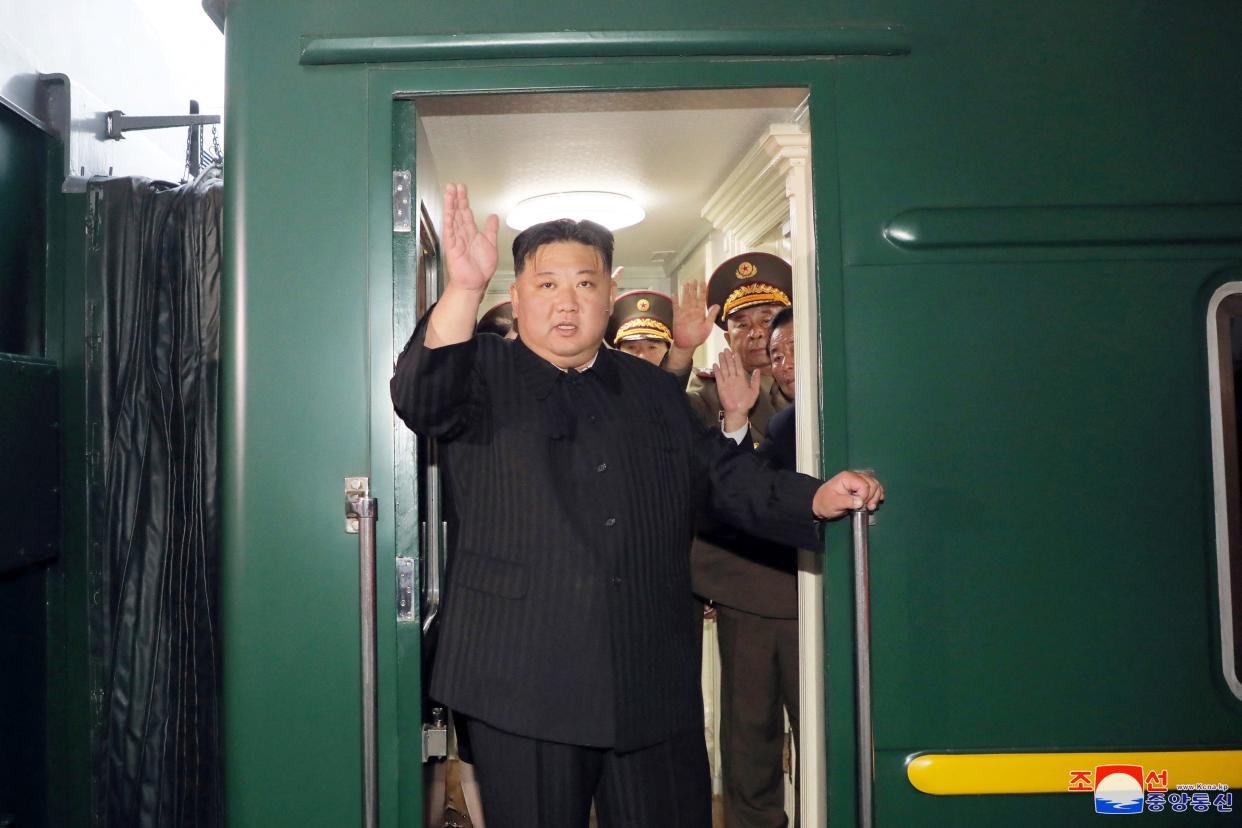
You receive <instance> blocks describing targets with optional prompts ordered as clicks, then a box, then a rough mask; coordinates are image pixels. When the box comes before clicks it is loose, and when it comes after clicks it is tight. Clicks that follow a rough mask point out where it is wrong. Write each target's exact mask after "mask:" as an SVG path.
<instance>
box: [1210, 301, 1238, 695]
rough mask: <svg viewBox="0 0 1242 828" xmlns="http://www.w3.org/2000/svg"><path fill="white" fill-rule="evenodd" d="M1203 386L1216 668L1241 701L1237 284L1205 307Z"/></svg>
mask: <svg viewBox="0 0 1242 828" xmlns="http://www.w3.org/2000/svg"><path fill="white" fill-rule="evenodd" d="M1207 327H1208V342H1207V345H1208V360H1209V365H1208V383H1209V388H1210V392H1211V405H1212V458H1213V462H1212V466H1213V469H1212V475H1213V485H1214V489H1215V497H1216V560H1217V576H1218V581H1217V582H1218V588H1219V595H1220V601H1219V603H1220V613H1221V616H1220V636H1221V664H1222V667H1223V669H1224V673H1225V681H1226V682H1227V683H1228V684H1229V687H1230V689H1232V690H1233V692H1234V694H1235V695H1236V696H1238V697H1239V698H1242V674H1240V673H1239V665H1242V494H1240V491H1239V487H1240V479H1242V456H1240V454H1239V452H1240V451H1242V404H1239V400H1238V396H1237V391H1238V389H1240V388H1242V282H1229V283H1228V284H1225V285H1223V286H1221V287H1220V288H1219V289H1218V290H1217V291H1216V293H1215V294H1214V295H1213V296H1212V300H1211V302H1210V303H1209V304H1208V318H1207Z"/></svg>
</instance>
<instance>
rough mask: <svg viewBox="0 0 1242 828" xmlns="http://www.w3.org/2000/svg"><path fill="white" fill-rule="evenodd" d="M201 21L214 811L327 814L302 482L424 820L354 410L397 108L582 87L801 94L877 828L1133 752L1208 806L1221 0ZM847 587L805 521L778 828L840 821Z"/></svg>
mask: <svg viewBox="0 0 1242 828" xmlns="http://www.w3.org/2000/svg"><path fill="white" fill-rule="evenodd" d="M225 26H226V34H227V41H228V46H227V48H228V73H229V75H228V77H229V95H230V98H229V110H228V124H229V139H230V153H231V157H230V165H229V170H228V184H229V188H228V200H227V208H226V212H227V215H228V232H229V247H230V252H229V256H228V268H227V270H228V272H229V274H230V277H229V279H228V284H227V287H226V302H225V309H226V310H225V313H226V316H225V319H226V326H227V331H228V333H227V338H226V351H227V370H226V377H228V379H227V380H226V386H227V392H226V397H227V399H226V403H225V409H224V410H225V429H226V438H225V445H224V475H225V489H226V493H227V494H226V508H225V516H224V517H225V533H224V538H225V545H224V554H225V567H226V570H225V606H224V627H225V630H226V636H227V638H226V648H225V651H224V659H225V681H226V687H225V700H226V717H227V718H226V725H227V728H226V737H227V741H226V753H227V756H228V765H227V784H226V790H227V796H228V813H229V819H230V822H231V823H232V824H235V825H276V824H298V823H316V824H334V825H344V824H354V823H355V822H356V820H357V819H358V815H359V814H360V813H361V812H362V809H363V786H362V778H363V777H362V764H361V759H360V756H359V749H358V748H359V738H360V736H359V731H360V718H359V717H360V713H359V710H360V709H361V703H360V699H359V689H358V688H359V685H358V659H359V650H358V643H357V637H358V621H357V617H358V605H357V596H356V594H355V590H354V589H353V588H352V587H351V584H354V583H355V580H356V578H357V575H356V573H355V569H356V566H357V564H356V560H355V558H354V556H353V555H352V554H351V553H352V551H353V549H354V547H353V546H352V543H353V540H352V539H351V538H349V537H348V536H346V535H344V534H342V533H341V528H340V523H341V514H340V512H341V509H340V505H339V504H340V500H341V492H340V490H339V488H340V487H339V484H338V481H339V479H340V478H341V477H343V476H344V475H347V474H362V473H363V472H365V474H366V475H367V476H368V477H369V480H370V487H371V491H372V492H373V493H374V494H375V496H376V497H377V498H378V499H379V502H380V520H379V523H378V527H379V528H378V558H379V561H380V567H379V574H378V584H379V591H378V596H379V626H378V642H379V643H378V663H379V668H378V691H377V693H378V710H379V734H380V735H379V745H378V757H379V758H378V767H379V786H378V801H379V814H380V822H381V824H389V825H417V824H419V821H420V820H421V818H422V817H421V801H420V800H421V797H420V787H419V784H420V783H419V780H420V778H421V776H420V771H421V749H422V731H421V729H422V725H423V719H422V714H423V709H424V708H423V704H422V702H421V701H420V688H421V683H420V672H419V668H418V646H419V635H418V633H419V626H418V624H416V623H403V622H399V621H397V620H396V615H397V608H396V607H395V606H394V601H395V598H394V596H395V595H396V573H395V569H394V566H393V560H394V558H398V557H405V556H410V557H416V556H417V555H418V554H419V549H420V546H419V544H418V541H417V538H416V537H415V535H416V534H417V532H416V527H417V526H418V524H419V520H420V518H419V515H417V513H416V512H417V503H418V500H417V497H416V494H417V493H416V492H414V491H413V489H414V485H413V483H412V482H411V481H412V479H413V478H412V477H411V475H410V473H409V471H408V469H407V468H406V466H407V465H408V464H407V463H406V461H405V459H404V457H403V456H402V449H403V443H402V442H401V441H402V440H403V439H404V438H403V437H402V436H401V430H400V428H399V427H398V425H399V424H397V425H394V419H393V415H392V411H391V406H390V403H389V401H388V397H387V386H386V381H387V378H388V376H389V374H390V371H391V366H392V363H393V359H394V355H395V350H396V349H399V348H400V347H401V346H402V344H403V342H404V339H405V337H406V336H407V334H408V332H409V331H410V329H411V322H412V318H413V313H414V311H415V310H416V309H415V308H413V307H411V303H412V301H413V297H414V296H415V293H416V290H417V284H416V283H417V281H418V276H419V273H420V271H419V264H418V261H419V260H418V256H419V255H420V252H421V251H423V250H426V249H427V248H426V245H420V244H419V243H418V241H417V238H416V237H417V232H416V231H415V232H414V233H412V234H411V233H404V232H400V231H398V232H394V230H393V202H392V194H393V193H392V187H391V186H390V185H391V182H392V176H393V172H394V170H397V171H400V170H407V171H409V172H410V173H411V175H412V176H413V184H412V185H411V186H412V188H413V190H414V193H415V200H416V201H415V203H418V201H422V202H423V203H425V204H426V205H427V209H428V210H429V212H430V213H431V218H432V222H431V223H432V225H433V226H434V210H435V205H436V203H437V199H436V197H435V195H434V192H435V191H434V190H431V192H430V194H428V192H427V190H428V188H427V186H426V184H425V182H424V177H425V176H420V170H419V164H420V158H419V150H418V146H417V140H416V135H414V134H412V133H413V132H415V131H416V127H417V119H418V118H419V116H420V107H421V108H423V109H426V108H428V107H432V108H434V106H435V104H436V103H437V102H441V101H443V100H444V96H455V95H469V96H480V95H501V94H503V95H515V94H517V93H524V92H532V93H533V92H538V93H543V94H547V93H554V92H566V93H568V92H573V93H590V94H593V95H596V96H598V105H597V107H596V108H597V109H598V110H601V111H607V110H608V107H609V104H608V97H607V96H608V95H609V94H611V93H620V92H636V91H652V90H705V89H711V90H739V89H756V88H761V89H790V88H793V89H799V90H805V91H806V93H807V95H808V100H809V132H810V135H811V144H812V147H811V153H810V158H811V161H810V165H811V167H810V180H811V182H812V183H811V186H812V187H813V204H814V212H813V216H814V219H813V221H814V225H813V236H814V257H813V262H812V263H811V264H810V272H811V273H812V274H813V279H812V280H811V281H810V282H809V283H808V284H810V285H811V290H812V291H813V295H814V304H813V306H810V307H813V311H809V312H808V313H807V315H806V317H805V318H806V319H807V320H808V321H811V322H814V323H816V324H815V327H816V328H817V335H816V336H815V337H813V338H808V337H806V336H805V335H802V334H800V337H801V338H800V342H801V344H800V348H802V349H804V350H800V353H815V354H817V357H818V359H817V360H814V361H806V360H804V362H810V364H811V365H817V366H818V369H817V374H818V380H819V383H818V394H819V395H820V402H821V406H820V419H819V423H818V429H819V435H818V436H820V437H822V446H823V448H822V452H821V457H820V465H821V468H822V470H825V471H827V470H830V469H835V468H842V467H866V468H872V469H876V470H877V471H878V473H879V474H880V476H881V477H882V478H883V480H884V482H885V484H886V487H887V489H888V491H889V502H888V503H887V505H885V506H884V508H883V509H882V510H881V513H880V516H879V522H878V524H877V525H876V526H875V527H874V528H873V529H872V530H871V535H870V567H871V568H870V581H869V588H870V593H869V600H870V623H871V642H870V643H871V650H870V652H871V679H872V683H871V688H870V699H871V706H872V733H873V757H874V759H873V771H871V772H870V773H873V778H874V784H873V789H872V793H871V799H872V806H871V807H873V809H874V812H873V815H872V818H873V820H874V823H875V824H877V825H886V826H914V825H929V826H930V825H1032V826H1046V825H1089V824H1094V823H1095V822H1096V821H1098V820H1100V819H1102V818H1103V817H1100V816H1097V815H1096V814H1095V812H1094V808H1093V804H1092V795H1091V794H1090V793H1089V792H1085V793H1084V792H1082V791H1081V789H1082V788H1083V787H1084V785H1083V782H1082V777H1081V776H1079V777H1075V776H1074V774H1073V772H1074V771H1080V770H1086V771H1092V772H1093V771H1094V769H1095V766H1096V765H1107V764H1110V763H1122V762H1126V761H1131V760H1132V762H1133V763H1134V764H1138V765H1141V766H1143V767H1144V768H1145V769H1147V770H1148V771H1151V770H1166V767H1165V766H1166V765H1167V766H1168V767H1167V770H1168V771H1169V773H1170V774H1171V776H1172V777H1175V778H1176V779H1175V780H1174V779H1173V778H1170V779H1169V780H1168V782H1169V783H1170V784H1171V785H1173V786H1174V787H1173V788H1171V790H1174V791H1175V785H1176V784H1179V783H1180V784H1194V783H1204V784H1215V783H1227V784H1229V785H1232V786H1238V785H1242V759H1240V758H1239V757H1242V753H1239V752H1238V751H1239V750H1240V749H1242V699H1240V698H1239V693H1240V692H1242V685H1240V683H1239V674H1238V666H1237V665H1238V659H1237V650H1236V647H1237V641H1238V636H1237V635H1236V633H1237V624H1238V617H1239V616H1238V612H1239V610H1238V608H1237V607H1238V600H1239V598H1238V592H1237V590H1238V588H1239V581H1238V578H1239V575H1238V571H1239V563H1238V562H1239V560H1240V559H1239V558H1238V555H1239V554H1240V553H1239V551H1238V545H1237V543H1238V542H1237V541H1236V540H1231V538H1236V537H1237V536H1236V534H1234V533H1236V531H1237V530H1236V529H1235V528H1234V527H1235V524H1236V521H1237V514H1236V512H1235V509H1236V505H1234V504H1235V503H1236V500H1235V498H1236V495H1235V494H1233V492H1234V488H1233V487H1234V485H1235V484H1234V483H1233V482H1231V481H1233V480H1234V479H1235V477H1236V472H1235V471H1233V469H1234V464H1236V462H1237V461H1236V451H1235V448H1232V447H1236V436H1231V435H1234V431H1233V429H1234V425H1235V419H1234V416H1233V414H1232V411H1233V410H1234V408H1233V405H1232V402H1230V401H1228V400H1226V401H1225V404H1224V406H1225V407H1224V409H1223V411H1224V414H1223V415H1221V414H1220V413H1219V412H1220V411H1221V410H1222V409H1220V408H1219V406H1220V405H1221V402H1220V399H1219V397H1218V396H1217V392H1218V389H1219V388H1220V387H1221V386H1222V384H1223V386H1229V387H1231V385H1232V366H1231V365H1230V364H1229V363H1228V362H1225V363H1223V364H1219V361H1220V359H1222V358H1223V357H1222V354H1223V353H1224V350H1223V349H1224V347H1225V345H1227V344H1228V343H1230V342H1231V341H1235V342H1236V341H1237V340H1236V337H1235V338H1234V339H1232V340H1231V339H1230V335H1227V334H1226V333H1225V332H1224V331H1225V327H1227V326H1228V325H1229V324H1231V323H1229V321H1228V320H1229V319H1231V318H1232V317H1231V316H1229V313H1228V312H1227V311H1224V310H1222V308H1226V307H1227V305H1228V303H1229V301H1230V300H1228V299H1225V300H1224V302H1223V303H1222V301H1221V297H1222V296H1225V295H1227V294H1230V292H1231V291H1233V290H1236V289H1239V288H1240V287H1242V285H1239V284H1238V282H1239V280H1242V270H1239V269H1238V256H1239V244H1240V243H1242V207H1240V206H1239V205H1242V138H1240V137H1239V136H1240V135H1242V104H1240V103H1239V101H1240V100H1242V99H1240V98H1239V96H1238V95H1237V94H1236V92H1235V90H1234V86H1235V85H1236V80H1237V78H1239V77H1242V57H1240V56H1239V52H1238V50H1237V48H1236V43H1237V42H1238V38H1239V35H1242V14H1239V9H1238V7H1237V6H1236V5H1234V4H1230V3H1224V2H1215V3H1214V2H1196V3H1183V4H1177V5H1176V6H1173V5H1169V4H1153V3H1130V4H1117V3H1101V2H1073V3H1060V2H1057V3H1040V4H1027V5H1018V4H1009V5H1000V6H998V5H997V4H985V3H970V2H948V3H935V4H929V3H915V2H900V0H892V1H891V2H882V1H877V0H871V1H870V2H834V3H807V2H778V3H775V4H763V5H750V6H748V5H739V4H720V3H710V2H690V3H682V4H674V5H667V4H657V3H627V4H620V5H618V4H606V3H545V4H538V5H534V4H503V3H495V4H489V5H486V6H445V5H436V4H426V3H416V4H411V3H406V2H401V3H398V2H383V1H382V0H370V1H369V2H360V3H352V4H348V5H342V4H336V3H326V2H309V3H299V4H263V3H256V2H246V1H245V0H238V1H237V2H233V3H230V4H228V8H227V21H226V23H225ZM665 138H666V140H669V141H676V140H677V136H675V135H667V136H665ZM546 140H547V141H549V142H555V141H556V140H557V135H556V134H548V135H547V136H546ZM567 152H571V150H567ZM653 186H658V182H654V183H653ZM416 223H417V222H416ZM1222 314H1223V315H1222ZM1222 325H1223V326H1225V327H1222ZM1213 337H1216V338H1213ZM1221 343H1223V344H1221ZM1232 352H1233V353H1234V355H1235V359H1236V358H1237V357H1236V355H1237V353H1238V346H1237V345H1234V346H1233V350H1232ZM1222 378H1223V380H1222ZM1225 390H1226V391H1228V390H1229V389H1228V388H1225ZM1226 396H1228V394H1226ZM812 400H813V398H812ZM1214 412H1216V413H1214ZM1222 416H1223V420H1222V419H1221V417H1222ZM1213 417H1216V419H1213ZM1222 423H1223V426H1224V428H1223V430H1222V429H1221V425H1222ZM1214 429H1216V430H1215V431H1214ZM812 430H814V429H813V428H812ZM1218 432H1219V433H1218ZM1214 435H1215V436H1214ZM1222 440H1223V442H1222ZM311 445H313V446H315V447H316V450H315V451H313V452H308V451H306V447H307V446H311ZM1226 448H1228V452H1229V453H1228V454H1225V450H1226ZM402 487H406V490H405V491H402ZM411 497H413V498H414V499H413V500H410V498H411ZM403 498H404V500H403ZM852 558H853V556H852V555H851V537H850V532H849V528H848V527H846V526H839V527H837V528H835V529H834V530H833V532H832V533H831V536H830V537H829V539H828V543H827V551H826V553H825V555H824V558H823V570H822V581H819V583H821V584H822V590H823V592H822V599H823V600H822V611H821V612H822V614H821V616H820V618H815V619H810V620H809V624H810V626H811V627H812V628H814V626H815V625H817V624H821V623H822V647H823V659H822V661H821V664H822V665H823V666H822V668H821V670H820V674H819V675H818V676H816V678H818V679H820V681H818V682H817V686H818V688H819V689H820V692H821V693H822V696H823V705H822V709H823V717H822V718H820V719H818V720H816V721H814V722H813V724H812V725H810V728H811V729H810V730H809V731H808V729H806V728H804V731H803V744H809V745H816V743H818V745H816V746H817V747H820V746H822V750H821V751H820V755H821V757H822V762H815V761H804V770H803V773H804V777H803V792H804V795H803V800H802V804H803V806H804V811H803V813H804V815H805V816H804V821H803V824H804V825H806V824H830V825H847V824H855V823H856V822H857V821H858V820H860V819H861V818H862V817H863V816H864V814H865V812H866V811H867V810H868V807H867V806H866V804H865V803H864V802H862V801H861V799H860V795H859V791H860V775H861V776H866V775H869V771H868V769H867V768H866V764H867V763H866V762H865V761H864V762H861V763H860V761H859V759H858V746H857V737H858V732H857V730H858V728H857V716H856V713H857V699H858V692H857V688H856V667H855V662H856V660H855V658H854V655H855V648H856V645H857V643H858V642H857V641H856V638H855V635H854V629H855V626H854V607H855V595H854V583H853V581H854V579H853V569H852ZM1229 573H1233V574H1232V575H1230V574H1229ZM1231 579H1232V580H1231ZM806 583H807V581H806V580H804V581H803V584H804V585H805V584H806ZM805 599H806V596H804V601H805ZM805 606H806V604H805V603H804V607H805ZM803 625H804V626H803V629H804V630H806V629H807V625H808V619H806V618H804V619H803ZM812 718H814V717H812ZM814 752H815V751H814V750H813V749H808V750H807V751H806V753H807V757H806V759H807V760H810V759H812V757H811V754H812V753H814ZM1188 752H1190V753H1193V754H1195V755H1187V754H1188ZM1203 752H1207V753H1203ZM1067 754H1068V755H1067ZM998 756H999V758H998ZM1194 762H1206V764H1193V763H1194ZM1183 763H1191V764H1183ZM1200 776H1202V777H1203V778H1199V777H1200ZM1148 785H1149V789H1153V790H1154V789H1156V788H1159V787H1160V784H1159V779H1158V778H1157V779H1155V780H1148ZM1075 788H1077V789H1079V790H1078V791H1077V792H1075V791H1074V790H1073V789H1075ZM862 790H865V788H863V789H862ZM1174 802H1176V797H1175V798H1174ZM1237 805H1239V806H1242V803H1237ZM1235 807H1236V806H1235ZM1149 810H1150V809H1149ZM1236 813H1237V812H1236V811H1235V812H1234V813H1233V814H1232V815H1228V814H1225V813H1223V812H1221V811H1219V810H1218V809H1217V808H1215V807H1212V808H1209V813H1207V814H1200V813H1196V812H1195V809H1194V808H1193V807H1192V808H1191V809H1190V810H1189V811H1188V812H1187V813H1182V812H1180V811H1176V809H1175V808H1174V807H1173V805H1172V804H1170V805H1168V806H1167V807H1166V809H1165V812H1164V813H1163V814H1159V815H1157V814H1152V813H1147V814H1145V815H1144V816H1142V817H1139V818H1138V819H1140V820H1141V819H1149V820H1165V821H1169V822H1179V821H1190V820H1192V819H1193V820H1201V821H1208V822H1211V821H1212V820H1216V821H1226V822H1227V821H1229V820H1230V819H1237V816H1236Z"/></svg>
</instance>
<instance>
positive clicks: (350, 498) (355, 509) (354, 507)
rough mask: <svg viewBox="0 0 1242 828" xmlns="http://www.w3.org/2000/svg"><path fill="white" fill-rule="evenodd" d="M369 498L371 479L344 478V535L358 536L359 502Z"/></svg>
mask: <svg viewBox="0 0 1242 828" xmlns="http://www.w3.org/2000/svg"><path fill="white" fill-rule="evenodd" d="M370 496H371V479H370V478H368V477H347V478H345V533H346V534H348V535H356V534H358V519H359V518H360V517H362V514H361V512H360V511H359V504H360V502H361V501H363V500H365V499H367V498H369V497H370Z"/></svg>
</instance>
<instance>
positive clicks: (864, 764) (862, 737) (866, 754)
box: [852, 508, 875, 828]
mask: <svg viewBox="0 0 1242 828" xmlns="http://www.w3.org/2000/svg"><path fill="white" fill-rule="evenodd" d="M852 521H853V529H854V667H855V672H856V684H855V695H856V699H855V701H856V704H857V714H858V756H857V760H858V824H859V826H860V828H871V824H872V820H873V813H872V808H873V791H872V788H873V784H874V770H875V768H874V765H875V757H874V746H873V744H872V729H871V589H870V584H869V582H868V579H869V575H868V552H867V526H868V525H869V524H870V522H871V513H870V512H868V511H867V509H866V508H862V509H855V510H854V511H853V513H852Z"/></svg>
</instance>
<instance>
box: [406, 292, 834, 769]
mask: <svg viewBox="0 0 1242 828" xmlns="http://www.w3.org/2000/svg"><path fill="white" fill-rule="evenodd" d="M426 325H427V319H426V317H424V319H423V320H422V322H420V323H419V327H418V329H417V330H416V331H415V333H414V336H413V337H412V338H411V340H410V342H409V344H408V345H407V346H406V348H405V350H404V351H403V352H402V354H401V356H400V358H399V359H398V361H397V368H396V373H395V376H394V377H393V380H392V386H391V390H392V398H393V403H394V406H395V408H396V410H397V414H398V415H399V416H400V417H401V419H402V420H404V421H405V423H406V424H407V425H408V426H410V428H412V429H414V430H415V431H418V432H419V433H421V434H424V435H426V436H428V437H431V438H434V439H436V440H437V441H439V444H440V449H441V455H440V456H441V463H442V466H443V468H444V473H445V478H446V484H447V486H448V487H449V488H450V490H451V496H452V502H453V504H454V510H455V512H456V515H455V517H456V520H457V534H456V543H455V550H456V554H455V555H454V557H453V559H452V560H451V561H449V564H448V571H447V586H446V590H445V597H444V606H443V610H442V615H441V628H440V638H439V645H438V651H437V654H436V658H435V664H434V667H433V672H432V680H431V690H430V692H431V695H432V697H433V698H435V699H437V700H438V701H440V702H442V703H444V704H446V705H448V706H449V707H450V708H452V709H454V710H457V711H460V712H462V713H465V714H467V715H469V716H474V717H476V718H478V719H480V720H482V721H484V722H486V723H488V724H490V725H492V726H494V727H496V728H499V729H502V730H506V731H509V732H511V733H516V734H518V735H523V736H531V737H535V738H540V739H546V740H551V741H558V742H564V743H568V744H578V745H599V746H613V747H615V748H616V749H618V750H626V749H631V748H637V747H642V746H645V745H649V744H654V743H656V742H659V741H662V740H664V739H667V738H669V737H670V736H672V735H675V734H677V733H679V732H684V731H688V730H693V729H698V728H701V727H702V725H703V721H702V702H701V697H700V688H699V674H698V664H699V659H698V648H699V642H698V641H696V640H695V637H694V633H695V628H694V625H692V624H691V623H689V621H688V620H687V618H686V612H685V607H686V596H687V595H688V594H689V592H690V572H689V555H688V554H687V553H688V549H689V545H690V540H691V536H692V533H693V526H694V521H695V518H696V513H697V512H698V511H701V510H710V511H713V512H715V513H717V514H722V515H724V514H727V515H729V516H730V519H731V520H734V521H735V522H737V523H738V524H739V525H741V526H744V527H745V528H746V529H747V530H749V531H751V532H755V533H761V534H764V535H767V536H769V537H771V538H772V539H773V540H776V541H780V542H783V543H787V544H794V545H803V546H814V545H817V544H818V533H817V524H816V522H815V521H814V519H813V514H812V511H811V503H812V500H813V498H814V494H815V490H816V489H817V487H818V485H819V482H818V481H816V480H815V479H814V478H811V477H807V476H805V475H798V474H795V473H792V472H778V471H774V470H771V469H769V468H767V467H766V466H764V465H763V464H762V463H761V462H760V461H759V460H758V459H757V458H756V457H755V456H754V454H753V452H742V451H739V450H737V448H736V447H735V446H734V445H733V443H732V441H730V440H728V439H727V438H724V437H723V436H722V435H721V434H720V433H719V430H718V429H715V428H712V429H708V428H704V427H703V426H702V425H701V423H700V422H699V419H698V418H697V417H695V416H694V414H693V412H692V411H691V410H690V408H689V406H688V404H687V401H686V396H685V394H684V392H683V391H682V388H681V386H680V384H679V383H678V382H677V381H676V380H675V379H674V377H673V376H672V375H670V374H667V373H665V372H663V371H661V370H659V369H658V368H655V367H654V366H652V365H649V364H648V363H646V362H644V361H642V360H640V359H637V358H634V357H631V356H629V355H628V354H623V353H621V352H619V351H609V350H606V349H601V350H600V352H599V355H598V356H597V358H596V361H595V364H594V366H593V367H591V368H589V369H588V370H586V371H584V372H582V373H581V374H579V373H577V372H568V373H567V372H563V371H561V370H559V369H558V368H556V367H555V366H553V365H552V364H551V363H549V362H547V361H545V360H543V359H541V358H540V357H538V356H536V355H535V354H534V353H533V352H531V351H530V350H529V349H528V348H527V347H526V346H525V345H524V344H522V342H521V341H520V340H517V341H505V340H502V339H500V338H499V337H496V336H492V335H480V336H476V337H474V338H473V339H471V340H469V341H467V342H464V343H461V344H457V345H450V346H446V347H442V348H437V349H428V348H426V347H424V345H423V338H424V336H425V332H426Z"/></svg>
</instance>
